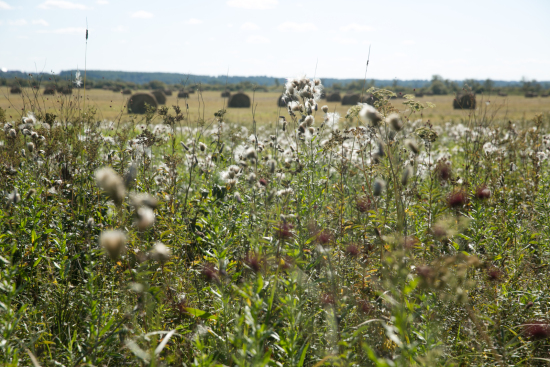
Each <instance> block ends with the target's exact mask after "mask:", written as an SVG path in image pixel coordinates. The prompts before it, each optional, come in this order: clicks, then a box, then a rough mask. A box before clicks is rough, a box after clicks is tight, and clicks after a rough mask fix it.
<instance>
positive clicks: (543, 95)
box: [540, 93, 548, 98]
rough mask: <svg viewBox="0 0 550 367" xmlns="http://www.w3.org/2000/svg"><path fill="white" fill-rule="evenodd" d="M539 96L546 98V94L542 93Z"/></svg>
mask: <svg viewBox="0 0 550 367" xmlns="http://www.w3.org/2000/svg"><path fill="white" fill-rule="evenodd" d="M540 96H541V97H542V98H546V97H548V93H542V94H541V95H540Z"/></svg>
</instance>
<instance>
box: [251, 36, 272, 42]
mask: <svg viewBox="0 0 550 367" xmlns="http://www.w3.org/2000/svg"><path fill="white" fill-rule="evenodd" d="M246 42H248V43H255V44H260V43H269V39H268V38H265V37H262V36H250V37H248V38H247V39H246Z"/></svg>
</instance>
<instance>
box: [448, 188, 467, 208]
mask: <svg viewBox="0 0 550 367" xmlns="http://www.w3.org/2000/svg"><path fill="white" fill-rule="evenodd" d="M467 203H468V194H466V192H464V191H462V190H456V191H453V192H452V193H450V194H449V196H447V205H448V206H449V207H451V208H460V207H462V206H464V205H466V204H467Z"/></svg>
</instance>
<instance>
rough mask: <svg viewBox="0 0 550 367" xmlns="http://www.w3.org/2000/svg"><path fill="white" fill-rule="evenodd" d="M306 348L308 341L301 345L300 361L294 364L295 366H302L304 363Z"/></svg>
mask: <svg viewBox="0 0 550 367" xmlns="http://www.w3.org/2000/svg"><path fill="white" fill-rule="evenodd" d="M307 348H309V343H307V344H306V345H305V346H303V347H302V355H301V356H300V361H299V362H298V364H297V365H296V366H297V367H302V366H303V365H304V360H305V359H306V353H307Z"/></svg>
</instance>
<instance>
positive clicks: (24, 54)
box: [0, 0, 550, 80]
mask: <svg viewBox="0 0 550 367" xmlns="http://www.w3.org/2000/svg"><path fill="white" fill-rule="evenodd" d="M86 17H87V18H88V24H89V29H90V38H89V42H88V58H87V63H88V69H102V70H125V71H163V72H179V73H192V74H206V75H220V74H223V75H225V74H226V73H227V71H228V70H229V73H230V74H231V75H269V76H276V77H288V76H295V75H298V74H303V73H305V74H308V75H310V76H311V75H313V73H314V72H315V65H316V62H317V60H318V66H317V76H320V77H335V78H362V77H363V75H364V68H365V62H366V60H367V54H368V47H369V44H371V45H372V51H371V63H370V66H369V72H368V77H369V78H376V79H392V78H398V79H429V78H430V77H431V75H433V74H440V75H442V76H443V77H444V78H450V79H464V78H476V79H485V78H492V79H499V80H519V79H521V78H522V77H526V78H528V79H537V80H550V25H549V24H548V22H549V20H550V0H522V1H517V0H513V1H508V0H500V1H496V0H495V1H490V0H477V1H471V0H459V1H448V0H438V1H428V0H416V1H398V0H393V1H380V0H376V1H370V0H369V1H365V0H364V1H350V0H330V1H326V0H317V1H310V0H294V1H287V0H197V1H185V0H179V1H178V0H156V1H155V0H146V1H145V0H143V1H142V0H132V1H117V0H37V1H33V0H0V47H1V51H0V68H7V69H9V70H26V71H31V70H35V65H36V67H37V68H38V69H39V70H42V69H44V70H45V71H55V72H58V71H60V70H66V69H74V68H76V67H79V68H80V69H83V68H84V46H85V42H84V38H85V36H84V34H85V31H84V30H85V28H86Z"/></svg>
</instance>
